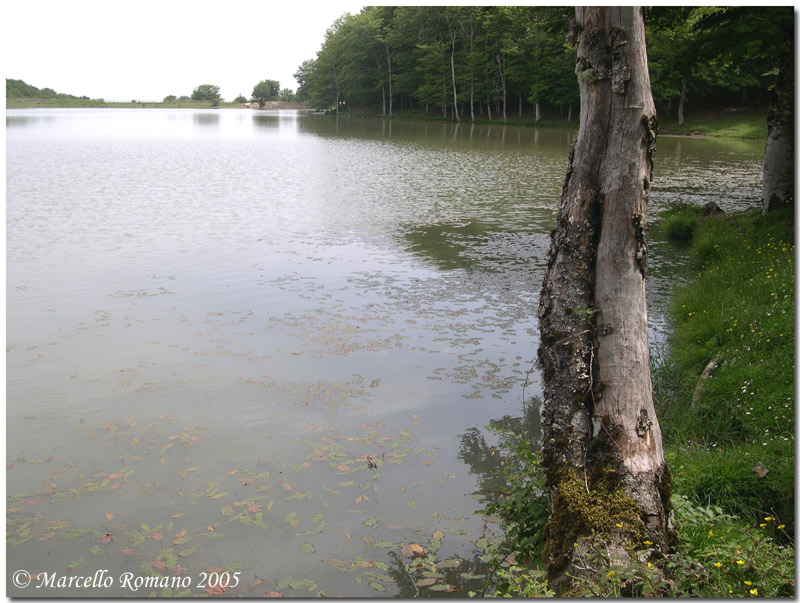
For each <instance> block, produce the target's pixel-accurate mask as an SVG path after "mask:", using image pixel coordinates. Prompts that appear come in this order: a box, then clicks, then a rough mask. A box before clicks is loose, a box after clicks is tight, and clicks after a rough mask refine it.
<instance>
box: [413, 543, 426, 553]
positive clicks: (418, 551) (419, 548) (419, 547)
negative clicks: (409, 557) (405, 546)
mask: <svg viewBox="0 0 800 603" xmlns="http://www.w3.org/2000/svg"><path fill="white" fill-rule="evenodd" d="M410 546H411V550H412V551H414V552H415V553H422V552H423V551H424V550H425V549H423V548H422V547H421V546H420V545H418V544H411V545H410Z"/></svg>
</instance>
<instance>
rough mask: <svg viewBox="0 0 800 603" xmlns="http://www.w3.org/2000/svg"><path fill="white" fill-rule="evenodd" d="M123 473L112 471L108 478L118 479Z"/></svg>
mask: <svg viewBox="0 0 800 603" xmlns="http://www.w3.org/2000/svg"><path fill="white" fill-rule="evenodd" d="M123 475H125V474H124V473H112V474H111V475H109V476H108V479H119V478H120V477H122V476H123Z"/></svg>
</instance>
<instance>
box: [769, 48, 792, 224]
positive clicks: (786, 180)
mask: <svg viewBox="0 0 800 603" xmlns="http://www.w3.org/2000/svg"><path fill="white" fill-rule="evenodd" d="M787 37H788V38H789V39H788V40H787V46H786V48H787V52H784V53H783V56H782V57H781V65H780V68H779V70H778V79H777V81H776V83H775V90H774V91H773V93H772V100H771V101H770V105H769V115H768V117H767V146H766V151H765V153H764V173H763V208H764V213H766V212H768V211H770V210H773V209H777V208H778V207H780V206H781V205H784V204H786V203H787V202H790V201H792V202H793V199H794V45H793V44H792V43H791V42H792V40H791V33H789V34H788V36H787Z"/></svg>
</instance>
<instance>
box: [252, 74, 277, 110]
mask: <svg viewBox="0 0 800 603" xmlns="http://www.w3.org/2000/svg"><path fill="white" fill-rule="evenodd" d="M280 91H281V84H280V82H278V81H277V80H261V81H260V82H258V83H257V84H256V85H255V86H254V87H253V94H252V99H253V100H254V101H258V104H259V106H264V103H265V102H267V101H269V100H275V99H277V98H278V95H279V94H280Z"/></svg>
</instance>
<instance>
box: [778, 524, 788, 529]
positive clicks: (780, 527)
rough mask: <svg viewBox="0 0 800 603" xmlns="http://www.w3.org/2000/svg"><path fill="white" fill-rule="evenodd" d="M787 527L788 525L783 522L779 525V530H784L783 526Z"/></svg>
mask: <svg viewBox="0 0 800 603" xmlns="http://www.w3.org/2000/svg"><path fill="white" fill-rule="evenodd" d="M785 527H786V525H784V524H781V525H779V526H778V529H779V530H782V529H783V528H785Z"/></svg>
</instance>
